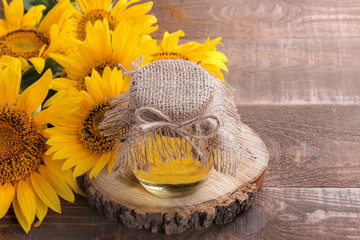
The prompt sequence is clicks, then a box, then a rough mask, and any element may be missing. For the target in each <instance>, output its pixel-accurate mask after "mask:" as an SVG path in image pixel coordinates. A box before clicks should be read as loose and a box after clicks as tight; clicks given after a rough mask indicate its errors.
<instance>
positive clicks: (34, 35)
mask: <svg viewBox="0 0 360 240" xmlns="http://www.w3.org/2000/svg"><path fill="white" fill-rule="evenodd" d="M2 2H3V5H4V13H5V17H6V19H1V20H0V56H4V55H8V56H11V57H15V58H19V59H20V60H21V62H22V69H23V70H24V69H27V68H28V67H29V66H30V65H29V63H28V61H29V62H30V63H32V64H33V65H34V67H35V69H36V71H37V72H38V73H41V72H42V70H43V68H44V64H45V59H46V58H47V57H48V56H49V53H57V52H63V51H65V50H68V49H69V48H72V47H74V46H76V45H78V44H80V43H81V41H78V40H77V39H75V38H72V37H71V32H70V28H71V25H70V24H66V20H67V19H68V18H69V17H71V16H72V14H73V13H74V12H75V11H74V9H73V7H72V5H71V4H70V2H69V0H60V2H59V3H57V4H56V5H55V6H54V7H53V8H52V9H51V10H50V11H49V12H48V14H46V16H45V17H44V18H43V19H41V18H42V12H43V11H44V10H45V6H44V5H38V6H34V7H32V8H31V9H30V10H29V11H28V12H27V13H26V14H24V5H23V1H22V0H13V1H12V2H11V3H10V4H8V3H7V1H6V0H2Z"/></svg>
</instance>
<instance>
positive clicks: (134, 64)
mask: <svg viewBox="0 0 360 240" xmlns="http://www.w3.org/2000/svg"><path fill="white" fill-rule="evenodd" d="M143 60H144V55H141V56H140V57H139V58H138V59H136V61H135V62H132V63H131V69H132V70H131V71H129V70H127V69H126V68H125V67H124V66H123V65H122V64H121V63H118V66H119V67H120V68H121V69H122V70H123V72H124V73H123V75H124V76H126V75H129V76H130V77H131V76H133V75H134V74H135V73H137V72H138V71H139V70H140V69H141V68H142V67H143ZM139 63H140V67H139Z"/></svg>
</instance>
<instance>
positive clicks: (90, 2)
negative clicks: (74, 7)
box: [77, 0, 112, 11]
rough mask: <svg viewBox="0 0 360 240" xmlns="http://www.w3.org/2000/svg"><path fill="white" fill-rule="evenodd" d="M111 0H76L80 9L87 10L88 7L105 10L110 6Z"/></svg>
mask: <svg viewBox="0 0 360 240" xmlns="http://www.w3.org/2000/svg"><path fill="white" fill-rule="evenodd" d="M111 2H112V0H102V1H98V0H86V1H83V0H78V1H77V3H78V4H79V7H80V9H81V10H85V11H86V10H89V9H102V10H105V11H107V10H108V9H109V8H110V5H111Z"/></svg>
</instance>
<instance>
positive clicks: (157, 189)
mask: <svg viewBox="0 0 360 240" xmlns="http://www.w3.org/2000/svg"><path fill="white" fill-rule="evenodd" d="M162 138H163V141H161V136H158V138H157V144H158V145H159V149H162V144H165V147H168V148H169V147H170V146H169V144H171V147H173V148H175V146H176V144H179V142H180V141H181V140H180V138H175V137H174V138H170V141H169V142H168V140H166V137H162ZM176 141H177V142H176ZM182 141H185V140H182ZM183 144H184V142H183ZM152 148H154V151H153V149H152ZM186 151H187V152H188V157H187V158H183V159H181V160H179V159H174V158H171V157H169V154H168V153H167V152H165V153H166V154H165V155H166V157H167V162H166V163H163V162H162V159H161V156H160V154H159V152H158V151H157V147H156V145H155V146H153V147H152V146H150V147H149V149H148V151H147V154H148V161H149V165H150V171H148V172H147V171H143V170H133V173H134V175H135V176H136V178H137V179H138V180H139V182H140V183H141V185H143V186H144V188H145V189H146V190H147V191H149V192H150V193H152V194H154V195H156V196H159V197H165V198H179V197H185V196H187V195H190V194H192V193H193V192H195V191H196V189H197V188H198V187H199V186H200V185H201V184H202V183H203V182H204V181H205V180H206V179H207V177H208V175H209V173H210V165H211V164H209V167H204V166H202V165H201V163H200V162H199V161H197V160H194V159H193V155H192V154H191V153H190V151H191V146H190V145H189V144H187V149H186ZM163 154H164V153H163Z"/></svg>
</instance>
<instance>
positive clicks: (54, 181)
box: [39, 166, 75, 202]
mask: <svg viewBox="0 0 360 240" xmlns="http://www.w3.org/2000/svg"><path fill="white" fill-rule="evenodd" d="M39 172H40V174H41V175H42V176H43V177H44V178H45V179H46V180H47V181H48V182H49V183H50V184H51V186H53V187H54V190H55V191H56V193H57V194H58V195H59V196H60V197H62V198H63V199H65V200H66V201H68V202H74V201H75V196H74V194H73V192H72V191H71V189H70V187H69V185H67V184H66V183H65V181H64V180H63V179H61V178H60V177H58V176H56V174H54V173H53V172H52V171H51V170H50V169H49V168H47V167H46V166H41V167H39Z"/></svg>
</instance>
